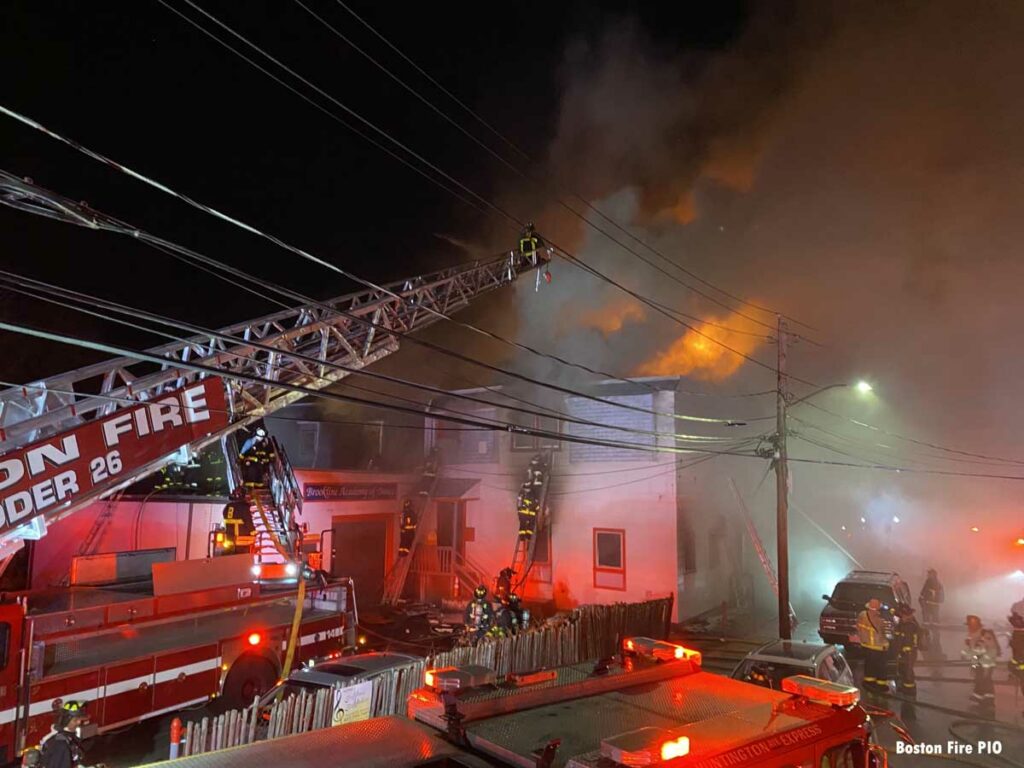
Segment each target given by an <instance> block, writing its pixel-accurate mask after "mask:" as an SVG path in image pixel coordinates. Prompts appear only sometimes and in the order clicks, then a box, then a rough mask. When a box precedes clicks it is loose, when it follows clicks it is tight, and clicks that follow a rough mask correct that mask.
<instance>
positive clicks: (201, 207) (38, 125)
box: [0, 106, 744, 425]
mask: <svg viewBox="0 0 1024 768" xmlns="http://www.w3.org/2000/svg"><path fill="white" fill-rule="evenodd" d="M0 112H3V113H4V114H6V115H8V116H9V117H12V118H14V119H15V120H18V121H19V122H21V123H23V124H25V125H27V126H29V127H31V128H33V129H35V130H37V131H39V132H41V133H43V134H45V135H47V136H49V137H51V138H53V139H55V140H57V141H59V142H61V143H63V144H65V145H66V146H69V147H71V148H73V149H75V150H77V151H79V152H81V153H82V154H84V155H86V156H87V157H90V158H92V159H94V160H96V161H98V162H101V163H103V164H105V165H108V166H110V167H111V168H114V169H115V170H118V171H120V172H121V173H125V174H127V175H129V176H131V177H132V178H135V179H137V180H139V181H142V182H143V183H145V184H147V185H149V186H152V187H154V188H155V189H158V190H160V191H162V192H164V193H166V194H169V195H171V196H172V197H174V198H176V199H178V200H181V201H182V202H185V203H186V204H188V205H190V206H192V207H193V208H196V209H197V210H200V211H203V212H205V213H208V214H209V215H211V216H214V217H215V218H219V219H221V220H223V221H226V222H228V223H230V224H232V225H234V226H237V227H239V228H241V229H243V230H244V231H247V232H249V233H252V234H256V235H257V236H259V237H261V238H263V239H266V240H269V241H270V242H272V243H274V244H275V245H278V246H279V247H281V248H283V249H285V250H287V251H290V252H292V253H295V254H297V255H299V256H301V257H303V258H309V259H312V260H313V261H315V262H316V263H318V264H323V265H327V266H328V267H329V268H330V269H332V270H333V271H337V272H339V273H341V274H343V275H345V276H348V274H349V273H347V272H345V271H344V270H341V269H340V268H338V267H335V266H333V265H331V264H329V263H328V262H325V261H323V260H322V259H319V258H318V257H315V256H313V255H312V254H308V253H307V252H306V251H304V250H302V249H301V248H298V247H297V246H294V245H291V244H289V243H286V242H284V241H283V240H280V239H279V238H277V237H276V236H274V235H270V234H267V233H265V232H262V231H261V230H259V229H257V228H255V227H253V226H252V225H249V224H246V223H245V222H242V221H240V220H238V219H235V218H233V217H231V216H229V215H228V214H225V213H222V212H221V211H219V210H217V209H214V208H211V207H208V206H206V205H204V204H202V203H199V202H197V201H195V200H193V199H192V198H190V197H188V196H187V195H184V194H182V193H180V192H177V191H175V190H173V189H171V188H170V187H168V186H166V185H164V184H162V183H160V182H158V181H155V180H153V179H150V178H148V177H147V176H144V175H143V174H141V173H139V172H137V171H134V170H132V169H130V168H128V167H127V166H122V165H120V164H119V163H116V162H115V161H113V160H111V159H110V158H108V157H106V156H104V155H102V154H100V153H98V152H95V151H93V150H91V149H89V148H87V147H85V146H83V145H81V144H79V143H77V142H75V141H73V140H72V139H69V138H66V137H65V136H62V135H61V134H58V133H57V132H55V131H53V130H51V129H49V128H47V127H46V126H44V125H42V124H41V123H39V122H37V121H35V120H32V119H31V118H28V117H26V116H24V115H21V114H19V113H17V112H14V111H13V110H10V109H8V108H6V107H4V106H0ZM68 220H70V221H72V223H76V224H79V225H81V224H82V222H81V220H80V219H78V218H75V219H68ZM112 222H113V224H112V225H109V226H108V227H107V228H114V229H115V230H116V229H117V228H118V227H123V226H124V225H122V224H121V223H120V222H117V221H116V220H112ZM108 224H109V223H108ZM113 225H117V226H113ZM86 226H89V227H90V228H97V227H99V226H100V223H99V222H98V221H97V220H96V217H93V218H92V219H91V221H90V223H89V224H88V225H86ZM123 233H124V234H130V235H131V236H133V237H141V236H142V234H143V233H142V232H141V230H137V229H133V228H126V229H125V230H124V232H123ZM154 240H156V241H158V242H160V244H161V245H164V246H165V247H170V248H172V249H174V250H177V251H178V252H181V253H188V254H189V255H191V256H193V257H197V258H202V259H203V260H204V261H206V262H207V263H210V262H213V263H214V264H217V265H218V266H220V268H223V269H224V270H225V271H227V272H229V273H231V274H235V275H245V273H244V272H241V271H240V270H234V269H233V268H229V267H227V266H226V265H220V264H219V263H218V262H216V261H214V260H211V259H209V258H208V257H202V256H200V255H199V254H196V253H195V252H194V251H191V250H189V249H185V248H182V247H180V246H177V245H176V244H174V243H171V242H170V241H166V240H163V239H161V238H154ZM246 278H247V279H252V278H251V277H249V276H246ZM356 281H357V282H360V283H361V284H363V285H365V286H367V287H370V288H372V289H374V290H378V291H381V292H382V293H384V294H385V295H387V296H391V297H393V298H396V299H398V300H402V297H401V296H400V295H398V294H395V293H394V292H393V291H390V290H388V289H387V288H384V287H382V286H378V285H376V284H375V283H372V282H369V281H365V280H362V279H357V280H356ZM277 290H279V291H281V289H277ZM281 292H282V293H283V292H284V291H281ZM303 300H305V299H303ZM308 303H314V304H317V305H318V306H325V305H322V304H321V303H320V302H313V301H309V302H308ZM326 309H327V310H328V311H331V312H339V310H336V309H334V308H331V307H329V306H326ZM424 310H425V311H428V312H429V313H430V314H433V315H435V316H437V317H439V318H443V319H446V320H448V321H449V322H452V323H453V324H455V325H460V326H464V327H468V328H472V329H475V330H477V331H479V332H480V333H482V334H484V335H488V336H493V337H495V338H498V339H501V340H502V341H505V342H506V343H508V344H509V345H511V346H515V347H519V348H521V349H525V350H526V351H528V352H531V353H533V354H535V355H540V356H542V357H547V358H549V359H552V360H556V361H558V362H561V363H563V364H565V365H569V366H572V367H575V368H579V369H581V370H585V371H587V372H588V373H591V374H593V375H599V376H605V377H607V378H611V379H615V380H618V381H621V382H623V383H626V384H630V385H633V386H641V387H643V388H646V389H649V390H651V391H652V392H656V391H658V390H656V389H655V388H653V387H649V386H648V385H646V384H645V383H644V382H634V381H632V380H630V379H624V378H621V377H618V376H615V375H614V374H609V373H605V372H603V371H597V370H594V369H591V368H588V367H586V366H583V365H579V364H576V363H571V362H569V361H567V360H563V359H562V358H560V357H558V356H554V355H549V354H547V353H543V352H540V351H538V350H535V349H533V348H531V347H527V346H525V345H522V344H520V343H519V342H513V341H509V340H506V339H503V338H502V337H498V336H497V335H495V334H492V333H491V332H490V331H484V330H480V329H476V328H475V326H471V325H468V324H465V323H461V322H459V321H456V320H453V319H452V318H450V317H448V316H447V315H445V314H444V313H441V312H438V311H437V310H434V309H432V308H429V307H424ZM340 314H343V315H345V316H346V317H349V318H350V319H352V320H354V321H355V322H359V323H362V324H367V323H370V322H371V321H367V320H365V319H364V318H360V317H358V316H356V315H352V314H350V313H345V312H340ZM384 330H385V332H387V333H390V334H392V335H396V336H400V337H402V338H409V339H415V337H413V336H411V335H409V334H405V333H404V332H402V331H398V330H395V329H390V328H385V329H384ZM415 343H422V344H429V343H428V342H422V341H419V340H417V341H416V342H415ZM433 348H435V349H439V350H444V351H445V354H448V355H451V356H454V357H456V358H458V359H460V360H462V361H463V362H470V363H473V364H474V365H479V366H481V367H484V368H487V369H489V370H492V371H494V372H500V373H503V374H504V375H506V376H510V377H513V378H516V379H519V380H521V381H526V382H529V383H531V384H535V385H538V386H542V387H545V388H548V389H552V390H554V391H559V392H562V393H563V394H571V395H574V396H577V397H583V398H586V399H590V400H595V401H598V402H604V403H606V404H607V403H610V402H612V401H606V400H603V399H602V398H599V397H596V396H594V395H589V394H586V393H583V392H579V391H577V390H572V389H570V388H567V387H561V386H559V385H557V384H553V383H551V382H543V381H540V380H537V379H534V378H531V377H529V376H525V375H523V374H520V373H516V372H514V371H510V370H507V369H503V368H500V367H498V366H493V365H490V364H488V363H484V362H482V361H480V360H476V359H474V358H471V357H469V356H466V355H463V354H461V353H458V352H455V351H453V350H448V349H446V348H444V347H440V346H438V345H433ZM616 405H617V406H618V407H620V408H623V409H627V410H635V411H640V412H645V413H655V414H656V415H663V416H669V417H671V418H674V419H677V420H681V421H695V422H703V423H717V424H726V425H732V424H736V423H742V422H743V421H744V420H743V419H722V418H709V417H702V416H693V415H689V414H681V413H668V412H656V411H648V410H647V409H644V408H639V407H637V406H630V405H628V404H625V403H618V404H616Z"/></svg>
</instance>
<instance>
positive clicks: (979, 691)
mask: <svg viewBox="0 0 1024 768" xmlns="http://www.w3.org/2000/svg"><path fill="white" fill-rule="evenodd" d="M966 624H967V638H966V639H965V640H964V649H963V651H961V656H963V658H965V659H967V660H968V661H969V662H971V670H972V671H973V672H974V693H972V694H971V701H973V702H974V703H975V704H981V705H984V706H990V707H991V706H995V703H996V689H995V686H994V685H993V684H992V670H993V669H995V666H996V660H997V659H998V658H999V654H1000V648H999V640H997V639H996V635H995V632H993V631H992V630H991V629H985V627H984V626H983V625H982V623H981V619H980V618H979V617H977V616H975V615H973V614H972V615H970V616H968V617H967V622H966Z"/></svg>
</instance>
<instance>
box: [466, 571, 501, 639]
mask: <svg viewBox="0 0 1024 768" xmlns="http://www.w3.org/2000/svg"><path fill="white" fill-rule="evenodd" d="M465 623H466V631H467V632H468V633H470V635H471V636H472V638H473V643H474V645H475V644H476V643H477V642H479V641H480V639H481V638H482V637H485V636H486V635H487V633H488V632H490V631H491V628H492V627H494V606H492V605H491V601H490V600H489V599H488V598H487V587H485V586H484V585H483V584H481V585H480V586H478V587H477V588H476V589H475V590H473V600H472V601H471V602H470V603H469V605H467V606H466V615H465Z"/></svg>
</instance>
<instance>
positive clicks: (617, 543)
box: [594, 528, 626, 590]
mask: <svg viewBox="0 0 1024 768" xmlns="http://www.w3.org/2000/svg"><path fill="white" fill-rule="evenodd" d="M594 586H595V587H597V588H599V589H620V590H625V589H626V532H625V531H624V530H622V529H621V528H595V529H594Z"/></svg>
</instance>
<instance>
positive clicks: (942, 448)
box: [800, 400, 1024, 465]
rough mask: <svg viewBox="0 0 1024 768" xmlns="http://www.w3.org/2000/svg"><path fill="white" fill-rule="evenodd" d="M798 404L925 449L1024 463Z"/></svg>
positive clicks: (813, 405)
mask: <svg viewBox="0 0 1024 768" xmlns="http://www.w3.org/2000/svg"><path fill="white" fill-rule="evenodd" d="M800 404H801V405H809V406H810V407H811V408H816V409H817V410H819V411H822V412H823V413H827V414H829V415H830V416H834V417H835V418H837V419H842V420H844V421H848V422H850V423H851V424H855V425H857V426H858V427H862V428H864V429H870V430H871V431H873V432H878V433H880V434H883V435H886V436H887V437H894V438H896V439H897V440H905V441H906V442H908V443H914V444H915V445H922V446H925V447H927V448H934V449H936V450H939V451H944V452H945V453H955V454H958V455H960V456H971V457H973V458H976V459H989V460H991V461H995V462H999V463H1001V464H1020V465H1024V461H1021V460H1019V459H1007V458H1004V457H1001V456H989V455H986V454H984V453H973V452H971V451H963V450H959V449H957V448H950V447H948V446H945V445H939V444H937V443H929V442H927V441H926V440H917V439H915V438H913V437H907V436H906V435H900V434H897V433H895V432H889V431H888V430H885V429H882V428H881V427H876V426H874V425H873V424H867V423H865V422H863V421H858V420H857V419H854V418H851V417H849V416H844V415H842V414H841V413H836V412H834V411H830V410H829V409H828V408H825V407H823V406H820V405H818V404H817V403H812V402H810V401H808V400H804V401H803V402H802V403H800Z"/></svg>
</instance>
